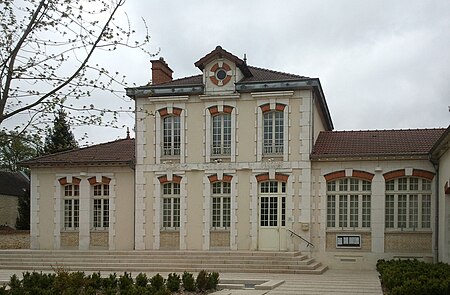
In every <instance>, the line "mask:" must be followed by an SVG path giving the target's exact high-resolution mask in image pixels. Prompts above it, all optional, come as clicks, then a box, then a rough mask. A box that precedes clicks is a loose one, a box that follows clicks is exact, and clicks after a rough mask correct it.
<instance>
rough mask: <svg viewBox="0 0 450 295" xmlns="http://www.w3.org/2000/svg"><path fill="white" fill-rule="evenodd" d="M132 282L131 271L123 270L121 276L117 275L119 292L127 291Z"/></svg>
mask: <svg viewBox="0 0 450 295" xmlns="http://www.w3.org/2000/svg"><path fill="white" fill-rule="evenodd" d="M133 284H134V282H133V278H132V277H131V273H127V272H125V273H124V274H123V276H120V277H119V290H120V291H121V292H124V291H127V290H128V289H130V287H131V286H133Z"/></svg>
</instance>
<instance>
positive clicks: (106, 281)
mask: <svg viewBox="0 0 450 295" xmlns="http://www.w3.org/2000/svg"><path fill="white" fill-rule="evenodd" d="M102 288H103V290H105V292H110V291H112V290H116V289H117V275H116V273H113V274H110V275H109V277H107V278H103V279H102Z"/></svg>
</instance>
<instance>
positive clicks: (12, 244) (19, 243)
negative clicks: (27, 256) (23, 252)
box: [0, 230, 30, 249]
mask: <svg viewBox="0 0 450 295" xmlns="http://www.w3.org/2000/svg"><path fill="white" fill-rule="evenodd" d="M0 249H30V231H28V230H0Z"/></svg>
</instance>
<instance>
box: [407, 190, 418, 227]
mask: <svg viewBox="0 0 450 295" xmlns="http://www.w3.org/2000/svg"><path fill="white" fill-rule="evenodd" d="M418 206H419V204H418V197H417V195H410V196H409V227H410V228H417V226H418V219H419V208H418Z"/></svg>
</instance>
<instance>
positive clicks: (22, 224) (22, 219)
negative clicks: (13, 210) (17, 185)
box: [16, 189, 31, 230]
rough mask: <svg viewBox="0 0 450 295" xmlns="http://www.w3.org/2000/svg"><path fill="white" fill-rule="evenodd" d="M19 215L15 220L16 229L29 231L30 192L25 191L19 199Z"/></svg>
mask: <svg viewBox="0 0 450 295" xmlns="http://www.w3.org/2000/svg"><path fill="white" fill-rule="evenodd" d="M17 207H18V208H17V209H18V211H19V215H18V216H17V219H16V229H21V230H29V229H30V214H31V213H30V211H31V210H30V208H31V204H30V190H28V189H27V190H26V191H25V192H24V194H23V196H20V197H19V203H18V206H17Z"/></svg>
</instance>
